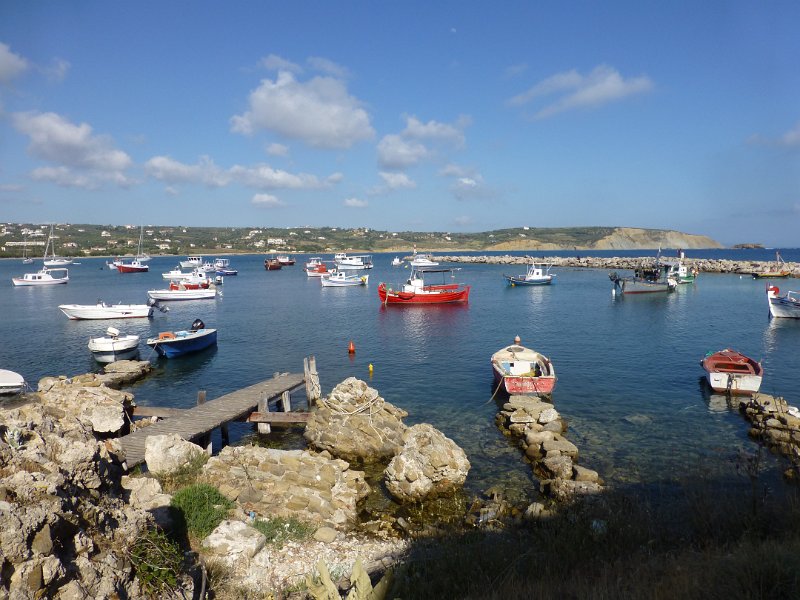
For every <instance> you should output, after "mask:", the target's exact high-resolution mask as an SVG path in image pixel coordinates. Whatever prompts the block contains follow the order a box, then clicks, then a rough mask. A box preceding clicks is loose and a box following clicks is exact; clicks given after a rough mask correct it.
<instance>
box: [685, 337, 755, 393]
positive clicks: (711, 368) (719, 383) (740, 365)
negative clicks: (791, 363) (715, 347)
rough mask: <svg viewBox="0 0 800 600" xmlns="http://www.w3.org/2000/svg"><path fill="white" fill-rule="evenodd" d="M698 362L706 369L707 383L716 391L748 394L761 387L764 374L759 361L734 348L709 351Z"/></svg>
mask: <svg viewBox="0 0 800 600" xmlns="http://www.w3.org/2000/svg"><path fill="white" fill-rule="evenodd" d="M700 364H701V365H702V367H703V369H705V371H706V379H707V381H708V385H710V386H711V389H713V390H714V391H715V392H717V393H720V394H729V395H732V396H750V395H752V394H755V393H756V392H757V391H758V389H759V388H760V387H761V380H762V378H763V376H764V368H763V367H762V366H761V363H760V362H757V361H756V360H754V359H752V358H750V357H749V356H745V355H744V354H742V353H741V352H737V351H736V350H731V349H730V348H725V349H724V350H720V351H719V352H709V353H708V354H706V356H705V357H704V358H703V359H702V360H701V361H700Z"/></svg>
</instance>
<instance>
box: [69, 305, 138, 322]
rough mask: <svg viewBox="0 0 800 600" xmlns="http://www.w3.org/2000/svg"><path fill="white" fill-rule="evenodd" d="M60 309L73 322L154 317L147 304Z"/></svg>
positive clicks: (78, 306) (81, 306) (80, 306)
mask: <svg viewBox="0 0 800 600" xmlns="http://www.w3.org/2000/svg"><path fill="white" fill-rule="evenodd" d="M58 308H59V309H60V310H61V312H63V313H64V314H65V315H66V316H67V317H69V318H70V319H73V320H78V319H144V318H149V317H152V316H153V307H152V306H148V305H147V304H112V305H107V304H105V303H100V304H61V305H59V307H58Z"/></svg>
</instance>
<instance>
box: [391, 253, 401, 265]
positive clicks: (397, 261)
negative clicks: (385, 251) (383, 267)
mask: <svg viewBox="0 0 800 600" xmlns="http://www.w3.org/2000/svg"><path fill="white" fill-rule="evenodd" d="M402 264H403V261H402V259H401V258H400V257H399V256H395V257H394V258H393V259H392V266H393V267H399V266H400V265H402Z"/></svg>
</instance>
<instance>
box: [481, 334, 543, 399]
mask: <svg viewBox="0 0 800 600" xmlns="http://www.w3.org/2000/svg"><path fill="white" fill-rule="evenodd" d="M491 362H492V371H493V373H494V380H495V383H496V384H497V385H498V387H499V386H502V389H504V390H505V391H506V392H507V393H508V394H520V395H526V396H547V395H549V394H552V393H553V389H554V388H555V386H556V370H555V367H554V366H553V363H552V362H550V359H549V358H547V357H546V356H545V355H544V354H541V353H539V352H536V351H535V350H531V349H530V348H526V347H525V346H523V345H521V344H520V339H519V336H516V337H515V338H514V343H513V344H511V345H510V346H506V347H505V348H502V349H500V350H498V351H497V352H495V353H494V354H492V360H491Z"/></svg>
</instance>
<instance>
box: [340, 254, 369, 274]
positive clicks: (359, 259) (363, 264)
mask: <svg viewBox="0 0 800 600" xmlns="http://www.w3.org/2000/svg"><path fill="white" fill-rule="evenodd" d="M333 261H334V262H335V263H336V269H337V270H339V271H341V270H347V271H357V270H359V269H371V268H372V266H373V265H372V255H371V254H351V255H348V254H345V253H344V252H340V253H338V254H335V255H334V256H333Z"/></svg>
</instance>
